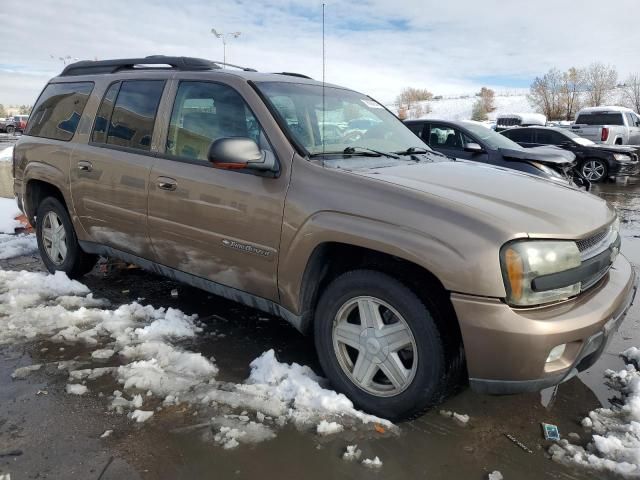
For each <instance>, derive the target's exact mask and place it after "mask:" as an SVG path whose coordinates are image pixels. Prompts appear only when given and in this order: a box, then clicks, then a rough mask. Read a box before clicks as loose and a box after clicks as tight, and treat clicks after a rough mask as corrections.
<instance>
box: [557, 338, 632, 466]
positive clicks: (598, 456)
mask: <svg viewBox="0 0 640 480" xmlns="http://www.w3.org/2000/svg"><path fill="white" fill-rule="evenodd" d="M621 355H622V356H623V358H625V359H626V360H627V361H628V362H631V363H629V364H627V366H626V368H625V369H624V370H621V371H619V372H614V371H612V370H607V371H606V372H605V377H606V378H607V384H608V385H609V386H610V387H611V388H613V389H614V390H617V391H618V392H619V393H620V394H621V397H622V398H621V400H622V402H621V405H620V406H619V407H618V406H616V407H612V408H598V409H597V410H594V411H592V412H590V413H589V416H588V417H586V418H585V419H584V420H583V421H582V426H583V427H585V428H589V429H591V430H592V432H593V438H592V440H591V442H590V443H589V444H588V445H587V446H586V448H583V447H581V446H578V445H573V444H571V443H570V442H569V441H567V440H564V439H563V440H561V441H560V442H558V443H557V444H554V445H552V446H551V448H550V449H549V453H551V455H552V458H553V459H554V460H556V461H558V462H564V463H574V464H578V465H582V466H585V467H589V468H593V469H596V470H600V471H610V472H614V473H617V474H620V475H623V476H633V477H639V476H640V371H638V369H637V366H638V360H640V350H638V349H637V348H635V347H632V348H630V349H628V350H626V351H625V352H623V353H622V354H621Z"/></svg>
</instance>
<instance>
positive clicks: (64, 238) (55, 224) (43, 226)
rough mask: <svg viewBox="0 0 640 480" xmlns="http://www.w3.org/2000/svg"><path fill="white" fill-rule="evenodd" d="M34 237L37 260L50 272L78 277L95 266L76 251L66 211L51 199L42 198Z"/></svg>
mask: <svg viewBox="0 0 640 480" xmlns="http://www.w3.org/2000/svg"><path fill="white" fill-rule="evenodd" d="M36 236H37V239H38V250H39V251H40V257H42V261H43V262H44V264H45V266H46V267H47V270H49V272H51V273H54V272H56V271H62V272H65V273H66V274H67V275H68V276H69V277H70V278H78V277H81V276H82V275H84V274H85V273H87V272H89V271H90V270H91V269H92V268H93V266H94V265H95V264H96V260H97V257H96V256H95V255H89V254H88V253H85V252H84V251H83V250H82V249H81V248H80V245H79V244H78V239H77V237H76V233H75V230H74V229H73V224H72V223H71V218H70V217H69V214H68V212H67V209H66V208H65V206H64V205H63V204H62V203H61V202H60V200H58V199H57V198H55V197H47V198H45V199H44V200H42V202H40V205H39V206H38V212H37V219H36Z"/></svg>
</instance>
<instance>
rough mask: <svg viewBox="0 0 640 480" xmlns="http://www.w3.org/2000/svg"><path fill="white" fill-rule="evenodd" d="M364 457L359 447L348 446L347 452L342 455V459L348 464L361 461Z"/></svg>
mask: <svg viewBox="0 0 640 480" xmlns="http://www.w3.org/2000/svg"><path fill="white" fill-rule="evenodd" d="M361 455H362V450H360V449H359V448H358V445H347V450H346V451H345V452H344V453H343V454H342V459H343V460H346V461H347V462H352V461H354V460H359V459H360V456H361Z"/></svg>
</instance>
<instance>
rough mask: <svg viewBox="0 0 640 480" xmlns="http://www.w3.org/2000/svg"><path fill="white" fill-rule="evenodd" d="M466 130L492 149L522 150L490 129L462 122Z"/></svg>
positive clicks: (477, 124)
mask: <svg viewBox="0 0 640 480" xmlns="http://www.w3.org/2000/svg"><path fill="white" fill-rule="evenodd" d="M462 123H463V124H464V126H465V128H466V129H467V130H469V131H470V132H471V133H472V134H473V135H474V136H475V137H477V138H478V139H480V140H481V141H482V142H483V143H486V144H487V145H489V146H490V147H491V148H492V149H494V150H497V149H498V148H509V149H511V150H522V149H523V147H521V146H520V145H518V144H517V143H516V142H514V141H513V140H511V139H509V138H507V137H505V136H504V135H502V134H500V133H497V132H496V131H494V130H491V129H490V128H487V127H485V126H484V125H481V124H479V123H475V122H462Z"/></svg>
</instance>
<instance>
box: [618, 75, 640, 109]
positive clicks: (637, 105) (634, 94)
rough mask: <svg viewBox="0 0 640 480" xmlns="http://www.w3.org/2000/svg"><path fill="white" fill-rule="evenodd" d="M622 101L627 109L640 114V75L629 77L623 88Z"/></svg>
mask: <svg viewBox="0 0 640 480" xmlns="http://www.w3.org/2000/svg"><path fill="white" fill-rule="evenodd" d="M621 100H622V103H624V104H625V105H626V106H627V107H629V108H632V109H633V110H634V111H635V112H640V74H638V73H633V74H631V75H629V78H627V80H626V81H625V82H624V87H623V88H622V99H621Z"/></svg>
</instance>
